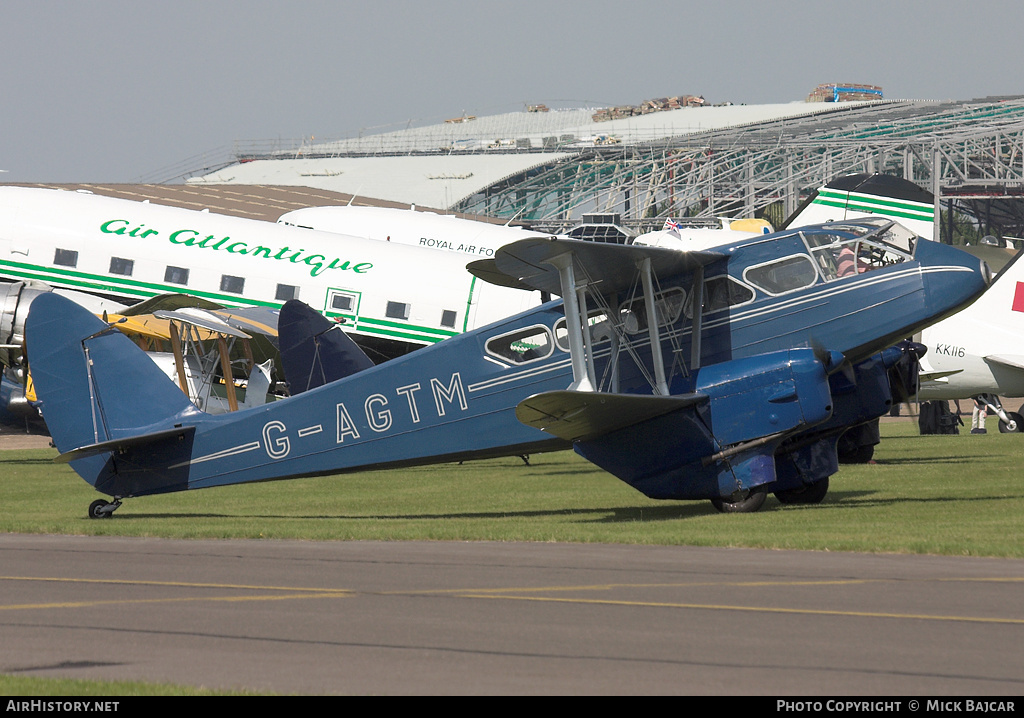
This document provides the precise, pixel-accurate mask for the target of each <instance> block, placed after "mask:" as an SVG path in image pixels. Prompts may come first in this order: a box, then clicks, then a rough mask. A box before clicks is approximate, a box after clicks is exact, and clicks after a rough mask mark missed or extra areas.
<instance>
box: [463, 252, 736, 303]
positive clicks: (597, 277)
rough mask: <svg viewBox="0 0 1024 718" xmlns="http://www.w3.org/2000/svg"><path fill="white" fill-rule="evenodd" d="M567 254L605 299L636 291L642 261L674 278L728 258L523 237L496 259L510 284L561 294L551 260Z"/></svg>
mask: <svg viewBox="0 0 1024 718" xmlns="http://www.w3.org/2000/svg"><path fill="white" fill-rule="evenodd" d="M566 254H571V255H572V256H573V259H574V260H575V262H576V264H577V265H578V266H580V267H584V268H585V269H586V272H585V274H586V276H587V278H588V280H589V281H590V282H591V283H593V284H599V285H600V287H601V293H602V294H605V295H607V294H611V293H613V292H619V291H625V290H628V289H629V288H630V287H633V286H634V285H635V283H636V272H637V267H638V266H639V265H640V263H641V262H642V261H643V260H644V259H650V260H651V268H652V269H653V271H654V274H655V275H657V276H659V277H672V276H675V275H678V274H683V273H686V272H691V271H693V270H694V269H695V268H697V267H701V266H704V265H707V264H711V263H712V262H716V261H718V260H720V259H722V258H724V257H725V255H724V254H723V253H721V252H715V251H701V252H680V251H678V250H675V249H665V248H661V247H643V246H639V245H625V244H606V243H603V242H587V241H583V240H576V239H521V240H519V241H517V242H512V243H510V244H506V245H505V246H503V247H502V248H501V249H499V250H498V251H497V252H496V253H495V255H494V263H495V268H496V269H497V270H498V271H499V272H501V273H503V274H504V275H506V277H509V278H511V279H512V280H518V281H519V282H521V283H523V284H525V285H527V286H528V287H530V288H531V289H539V290H541V291H544V292H550V293H551V294H555V295H558V296H562V285H561V282H560V280H559V275H558V270H557V269H556V268H555V266H554V265H553V264H551V262H552V261H554V260H555V259H556V258H558V257H561V256H563V255H566ZM477 276H480V275H477ZM484 278H486V277H484ZM489 281H490V280H489Z"/></svg>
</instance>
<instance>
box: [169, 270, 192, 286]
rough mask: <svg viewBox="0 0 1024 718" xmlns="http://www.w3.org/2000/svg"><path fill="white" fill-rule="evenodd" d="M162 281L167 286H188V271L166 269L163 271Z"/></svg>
mask: <svg viewBox="0 0 1024 718" xmlns="http://www.w3.org/2000/svg"><path fill="white" fill-rule="evenodd" d="M164 281H165V282H167V283H168V284H181V285H183V286H184V285H187V284H188V269H186V268H185V267H167V269H165V270H164Z"/></svg>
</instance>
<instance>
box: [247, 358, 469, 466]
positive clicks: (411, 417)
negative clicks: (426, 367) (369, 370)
mask: <svg viewBox="0 0 1024 718" xmlns="http://www.w3.org/2000/svg"><path fill="white" fill-rule="evenodd" d="M468 408H469V401H468V399H467V395H466V388H465V386H464V385H463V383H462V376H461V375H460V374H459V372H455V373H453V374H452V375H451V378H450V379H449V380H448V381H447V382H445V381H443V380H441V379H437V378H431V379H430V380H429V381H427V382H413V383H411V384H406V385H404V386H399V387H396V388H395V389H393V390H391V391H390V392H383V393H374V394H370V395H369V396H367V397H365V398H364V399H362V400H359V399H356V400H355V401H352V400H346V401H341V402H337V404H335V407H334V417H333V421H334V426H335V438H336V443H338V444H345V443H346V442H347V443H352V442H357V441H359V440H361V439H363V438H365V437H366V434H367V432H369V433H370V435H374V436H375V435H380V434H386V433H388V432H391V431H393V430H395V429H396V428H400V429H404V428H407V427H408V426H410V425H414V424H420V423H421V422H422V421H423V420H424V419H427V420H430V419H432V418H435V417H436V418H437V419H443V418H446V417H449V415H450V414H452V413H454V412H464V411H466V410H467V409H468ZM364 419H365V421H363V420H364ZM322 431H323V424H315V425H309V426H303V427H299V428H295V429H294V434H293V432H292V431H291V430H290V428H289V427H288V426H287V425H286V424H285V423H284V422H282V421H276V420H275V421H271V422H268V423H267V424H265V425H264V426H263V430H262V439H263V446H264V448H265V449H266V452H267V455H268V456H270V458H272V459H283V458H285V457H286V456H288V455H289V454H290V453H291V449H292V440H293V438H304V437H306V436H310V435H313V434H319V433H321V432H322Z"/></svg>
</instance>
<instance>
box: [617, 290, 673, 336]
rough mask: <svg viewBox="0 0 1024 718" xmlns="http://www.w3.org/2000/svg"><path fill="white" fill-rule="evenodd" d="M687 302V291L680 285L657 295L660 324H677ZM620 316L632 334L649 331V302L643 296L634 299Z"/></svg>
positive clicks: (656, 305) (656, 302)
mask: <svg viewBox="0 0 1024 718" xmlns="http://www.w3.org/2000/svg"><path fill="white" fill-rule="evenodd" d="M685 304H686V292H685V291H684V290H682V289H680V288H678V287H676V288H673V289H669V290H668V291H666V292H663V293H661V294H659V295H657V300H656V301H655V302H654V309H655V312H657V315H658V326H659V327H665V326H668V325H670V324H675V323H676V320H678V319H679V315H680V314H682V312H683V306H684V305H685ZM619 315H620V318H621V320H622V322H623V324H624V326H625V328H626V331H627V332H628V333H630V334H639V333H640V332H645V331H647V304H646V302H645V300H644V298H643V297H640V298H638V299H634V300H633V301H631V302H630V303H629V304H626V305H625V306H624V307H623V308H622V309H621V310H620V311H619Z"/></svg>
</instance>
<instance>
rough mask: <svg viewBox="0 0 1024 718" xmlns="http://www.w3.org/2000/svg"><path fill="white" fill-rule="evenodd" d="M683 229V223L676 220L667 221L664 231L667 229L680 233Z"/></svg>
mask: <svg viewBox="0 0 1024 718" xmlns="http://www.w3.org/2000/svg"><path fill="white" fill-rule="evenodd" d="M682 228H683V224H682V222H677V221H675V220H674V219H666V220H665V226H664V227H663V228H662V229H667V230H670V231H673V232H678V231H679V230H681V229H682Z"/></svg>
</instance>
